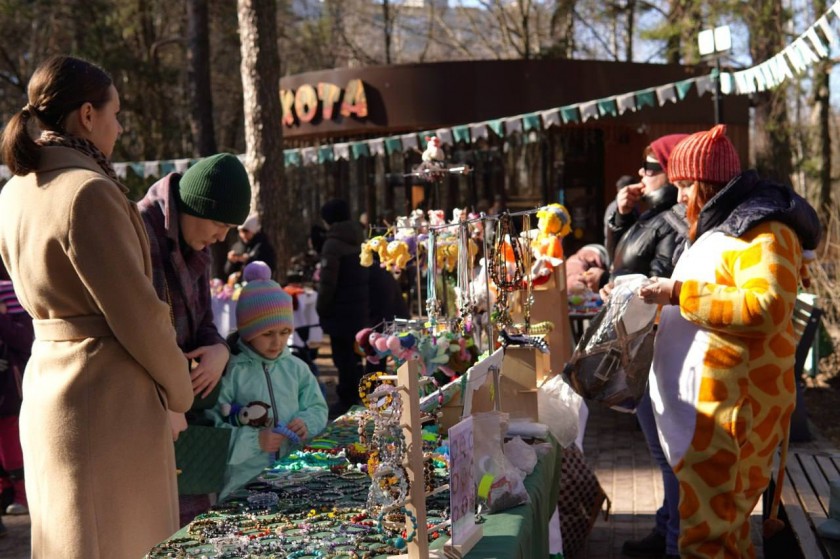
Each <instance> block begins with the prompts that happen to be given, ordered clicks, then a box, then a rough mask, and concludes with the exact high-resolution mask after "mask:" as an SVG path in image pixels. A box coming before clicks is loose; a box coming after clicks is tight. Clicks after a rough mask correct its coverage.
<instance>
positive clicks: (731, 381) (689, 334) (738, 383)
mask: <svg viewBox="0 0 840 559" xmlns="http://www.w3.org/2000/svg"><path fill="white" fill-rule="evenodd" d="M668 178H669V179H670V181H671V182H672V183H674V184H675V185H676V186H677V188H679V190H680V201H681V202H683V203H685V204H686V218H687V221H688V224H689V232H688V237H689V243H690V245H689V247H688V248H687V249H686V250H685V252H683V254H682V256H681V257H680V259H679V261H678V262H677V264H676V267H675V268H674V272H673V274H672V275H671V278H669V279H657V280H656V281H654V282H652V283H651V284H650V285H648V286H645V287H643V288H641V290H640V292H639V295H640V297H642V298H643V299H644V300H645V301H646V302H648V303H651V304H657V305H662V307H663V308H662V312H661V315H660V322H659V330H658V333H657V335H656V341H655V344H654V355H653V365H652V367H651V374H650V377H649V379H650V380H649V382H650V394H651V401H652V403H653V408H654V414H655V416H656V424H657V429H658V431H659V439H660V440H661V441H662V447H663V449H664V450H665V454H666V456H667V458H668V462H669V463H670V464H671V466H672V467H673V468H674V473H675V474H676V476H677V479H678V480H679V482H680V506H679V511H680V539H679V547H680V549H679V551H680V556H681V557H724V556H725V557H753V556H754V555H755V552H754V550H753V549H752V541H751V539H750V512H751V511H752V510H753V508H754V507H755V505H756V503H757V501H758V499H760V498H761V495H762V493H763V492H764V490H765V489H766V488H767V486H768V484H769V482H770V475H771V468H772V465H773V457H774V456H775V454H776V452H775V451H776V449H777V447H778V446H779V444H780V443H781V444H782V449H783V456H784V452H785V451H786V448H787V443H786V441H787V440H788V434H789V424H790V417H791V413H792V412H793V408H794V403H795V400H796V388H795V387H796V383H795V381H794V378H793V366H794V359H795V350H796V339H795V337H794V333H793V324H792V321H791V317H792V312H793V306H794V301H795V300H796V295H797V288H798V284H799V283H800V281H801V280H802V277H803V275H802V272H801V268H802V264H803V260H804V259H805V252H806V251H808V250H813V249H814V248H816V246H817V243H818V242H819V239H820V234H821V228H820V223H819V220H818V219H817V214H816V212H815V211H814V208H812V207H811V206H810V205H809V204H808V202H806V201H805V200H804V199H803V198H802V197H801V196H799V195H798V194H796V193H795V192H794V191H793V189H791V188H790V187H789V186H786V185H781V184H778V183H775V182H772V181H768V180H763V179H761V178H759V177H758V174H757V173H756V172H755V171H752V170H750V171H741V163H740V160H739V158H738V153H737V151H736V150H735V146H734V145H733V144H732V142H730V141H729V138H727V137H726V127H725V126H723V125H719V126H715V127H714V128H712V129H711V130H709V131H704V132H698V133H696V134H693V135H691V136H689V137H688V138H686V139H684V140H682V141H681V142H680V143H679V144H677V145H676V147H674V150H673V151H672V152H671V157H670V162H669V166H668ZM783 470H784V468H782V471H783ZM780 481H781V480H777V486H776V491H777V496H776V499H777V498H778V491H780V488H781V483H780ZM771 516H775V512H774V513H773V514H772V515H771ZM777 527H778V526H777V521H776V519H775V518H771V519H768V523H767V524H766V525H765V529H768V528H770V529H776V528H777Z"/></svg>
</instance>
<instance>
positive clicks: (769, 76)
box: [758, 62, 778, 89]
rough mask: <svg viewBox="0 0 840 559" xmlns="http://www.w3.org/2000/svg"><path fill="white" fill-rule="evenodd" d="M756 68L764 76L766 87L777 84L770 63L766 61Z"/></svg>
mask: <svg viewBox="0 0 840 559" xmlns="http://www.w3.org/2000/svg"><path fill="white" fill-rule="evenodd" d="M758 70H759V71H760V72H761V75H762V76H764V83H766V84H767V89H770V88H773V87H776V85H778V84H777V83H776V77H775V76H774V75H773V72H772V71H771V70H770V65H769V64H767V63H766V62H764V63H762V64H759V65H758Z"/></svg>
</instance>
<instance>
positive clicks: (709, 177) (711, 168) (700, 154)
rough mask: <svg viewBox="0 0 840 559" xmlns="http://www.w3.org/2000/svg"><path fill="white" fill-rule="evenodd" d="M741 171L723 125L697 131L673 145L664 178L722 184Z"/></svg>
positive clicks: (738, 160) (736, 153)
mask: <svg viewBox="0 0 840 559" xmlns="http://www.w3.org/2000/svg"><path fill="white" fill-rule="evenodd" d="M740 173H741V160H740V159H739V158H738V152H737V151H735V146H734V145H732V142H731V141H729V138H727V137H726V125H725V124H718V125H717V126H715V127H714V128H712V129H711V130H709V131H704V132H697V133H696V134H692V135H691V136H689V137H688V138H686V139H685V140H683V141H681V142H680V143H679V144H677V145H676V147H674V150H673V151H672V152H671V157H670V161H669V165H668V181H670V182H672V183H673V182H676V181H701V182H708V183H713V184H719V185H724V184H727V183H728V182H729V181H731V180H732V179H733V178H735V177H736V176H737V175H738V174H740Z"/></svg>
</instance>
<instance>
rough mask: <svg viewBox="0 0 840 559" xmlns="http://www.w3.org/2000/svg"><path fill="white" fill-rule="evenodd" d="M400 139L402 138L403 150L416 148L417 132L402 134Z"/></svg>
mask: <svg viewBox="0 0 840 559" xmlns="http://www.w3.org/2000/svg"><path fill="white" fill-rule="evenodd" d="M400 140H402V147H403V150H404V151H408V150H410V149H417V134H403V135H402V136H400Z"/></svg>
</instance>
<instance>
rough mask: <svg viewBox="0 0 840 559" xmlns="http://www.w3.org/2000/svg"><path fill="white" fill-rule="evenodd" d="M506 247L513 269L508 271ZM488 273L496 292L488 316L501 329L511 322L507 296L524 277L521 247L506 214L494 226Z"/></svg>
mask: <svg viewBox="0 0 840 559" xmlns="http://www.w3.org/2000/svg"><path fill="white" fill-rule="evenodd" d="M508 246H509V247H510V252H511V256H512V259H513V262H512V268H513V269H512V270H510V271H509V270H508V265H507V250H506V249H507V247H508ZM489 271H490V279H492V280H493V283H494V284H495V285H496V290H497V294H496V306H495V309H493V312H492V313H491V315H490V320H491V321H492V322H493V323H495V324H496V325H497V327H498V328H499V329H502V328H504V327H505V326H509V325H510V324H512V322H513V320H512V319H511V316H510V300H509V295H510V293H511V292H513V291H516V290H518V289H519V288H520V287H521V285H522V278H523V277H524V269H523V264H522V251H521V246H520V245H519V242H518V240H517V239H516V237H515V235H514V230H513V220H512V219H511V217H510V214H509V213H508V212H505V213H503V214H501V215H500V216H499V221H498V223H497V224H496V246H495V247H494V248H493V250H492V254H491V257H490V267H489Z"/></svg>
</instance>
